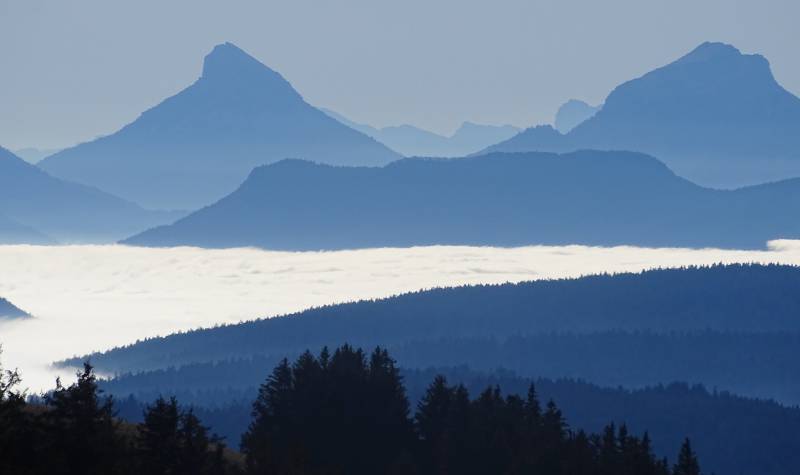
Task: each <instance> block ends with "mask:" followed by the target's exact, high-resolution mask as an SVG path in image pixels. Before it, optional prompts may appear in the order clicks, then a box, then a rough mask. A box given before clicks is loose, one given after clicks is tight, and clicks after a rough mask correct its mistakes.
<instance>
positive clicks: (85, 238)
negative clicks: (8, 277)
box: [0, 147, 181, 244]
mask: <svg viewBox="0 0 800 475" xmlns="http://www.w3.org/2000/svg"><path fill="white" fill-rule="evenodd" d="M180 216H181V215H180V214H178V213H167V212H163V211H148V210H145V209H142V208H140V207H139V206H137V205H135V204H133V203H131V202H128V201H125V200H122V199H120V198H117V197H116V196H112V195H109V194H108V193H105V192H102V191H100V190H98V189H95V188H91V187H88V186H85V185H78V184H75V183H69V182H67V181H64V180H60V179H58V178H55V177H52V176H50V175H48V174H47V173H45V172H44V171H42V170H41V169H39V168H37V167H36V166H34V165H31V164H30V163H27V162H25V161H24V160H22V159H21V158H19V157H17V156H16V155H14V154H13V153H11V152H9V151H8V150H6V149H4V148H2V147H0V243H5V244H21V243H26V244H52V243H53V240H56V241H60V242H64V243H102V242H114V241H116V240H117V239H120V238H121V237H123V236H126V235H129V234H130V233H131V232H135V231H136V230H141V229H145V228H148V227H152V226H153V225H156V224H165V223H168V222H172V221H174V220H175V219H177V218H179V217H180ZM51 238H52V239H51Z"/></svg>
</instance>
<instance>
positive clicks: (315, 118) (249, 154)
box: [40, 43, 399, 209]
mask: <svg viewBox="0 0 800 475" xmlns="http://www.w3.org/2000/svg"><path fill="white" fill-rule="evenodd" d="M398 157H399V156H398V155H397V154H396V153H394V152H392V151H391V150H389V149H388V148H386V147H385V146H383V145H381V144H380V143H378V142H376V141H375V140H373V139H371V138H369V137H366V136H364V135H363V134H361V133H359V132H357V131H355V130H352V129H350V128H348V127H346V126H344V125H342V124H341V123H339V122H337V121H336V120H334V119H331V118H330V117H328V116H327V115H326V114H324V113H323V112H321V111H320V110H318V109H315V108H314V107H312V106H310V105H309V104H307V103H306V102H305V101H304V100H303V98H302V97H301V96H300V94H298V93H297V91H295V90H294V89H293V88H292V86H291V85H290V84H289V83H288V82H287V81H286V80H285V79H284V78H283V77H282V76H281V75H280V74H278V73H276V72H275V71H272V70H271V69H269V68H267V67H266V66H264V65H263V64H261V63H259V62H258V61H257V60H256V59H254V58H253V57H251V56H249V55H247V54H246V53H245V52H243V51H242V50H240V49H239V48H237V47H236V46H234V45H232V44H230V43H226V44H222V45H219V46H217V47H215V48H214V50H213V51H212V52H211V53H210V54H209V55H208V56H206V58H205V61H204V64H203V73H202V76H201V77H200V79H198V80H197V81H196V82H195V83H194V84H192V85H191V86H189V87H188V88H186V89H184V90H183V91H181V92H180V93H178V94H177V95H175V96H173V97H170V98H168V99H166V100H165V101H163V102H162V103H161V104H159V105H157V106H155V107H153V108H152V109H150V110H148V111H146V112H144V113H143V114H142V115H141V116H140V117H139V118H138V119H136V120H135V121H134V122H133V123H131V124H129V125H127V126H125V127H123V128H122V129H121V130H120V131H118V132H116V133H114V134H112V135H109V136H107V137H102V138H99V139H97V140H94V141H92V142H89V143H85V144H81V145H78V146H76V147H73V148H70V149H67V150H64V151H61V152H59V153H56V154H55V155H52V156H51V157H48V158H46V159H44V160H43V161H42V162H41V163H40V166H41V167H42V168H43V169H45V170H46V171H48V172H49V173H51V174H53V175H55V176H58V177H62V178H65V179H69V180H72V181H76V182H79V183H84V184H89V185H93V186H97V187H98V188H101V189H103V190H106V191H109V192H111V193H114V194H116V195H118V196H121V197H123V198H126V199H129V200H131V201H134V202H136V203H139V204H141V205H143V206H146V207H149V208H155V209H196V208H198V207H200V206H203V205H206V204H208V203H211V202H213V201H214V200H216V199H219V198H220V197H222V196H224V195H225V194H226V193H229V192H230V191H232V190H234V189H235V188H236V186H237V185H238V184H239V183H241V181H242V180H243V179H244V178H245V177H246V176H247V174H248V173H249V172H250V170H252V169H253V168H254V167H256V166H259V165H262V164H265V163H269V162H272V161H275V160H279V159H283V158H303V159H308V160H314V161H320V162H326V163H332V164H337V165H383V164H385V163H388V162H389V161H391V160H394V159H396V158H398Z"/></svg>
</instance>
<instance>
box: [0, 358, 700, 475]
mask: <svg viewBox="0 0 800 475" xmlns="http://www.w3.org/2000/svg"><path fill="white" fill-rule="evenodd" d="M19 383H20V379H19V375H18V373H17V372H15V371H7V372H4V373H2V377H1V378H0V473H15V474H17V473H19V474H44V473H47V474H65V475H68V474H69V475H71V474H98V475H99V474H116V473H118V474H128V473H148V474H187V475H188V474H207V475H222V474H227V473H246V474H275V475H280V474H286V475H295V474H298V475H299V474H305V473H314V474H327V473H330V474H336V473H342V474H343V473H348V474H364V475H366V474H374V473H387V474H391V473H396V474H409V473H418V474H445V473H463V474H475V475H483V474H487V473H509V474H520V475H521V474H528V473H530V474H533V473H541V472H542V471H544V472H546V473H550V474H554V475H557V474H561V473H563V474H565V475H566V474H569V475H582V474H586V475H596V474H609V475H611V474H619V473H630V474H635V475H648V474H652V475H699V474H700V466H699V462H698V457H697V455H696V453H695V452H694V450H693V448H692V446H691V443H690V441H689V439H688V438H687V439H685V440H684V441H683V443H682V445H681V446H680V450H679V452H678V456H677V457H676V458H675V462H674V464H673V465H670V464H669V463H668V461H667V459H665V458H664V459H662V458H658V457H656V456H655V455H654V453H653V450H652V446H651V441H650V438H649V435H648V434H647V433H646V432H645V433H644V434H643V435H641V436H637V435H634V434H632V433H630V432H629V430H628V428H627V426H626V425H621V426H619V427H617V426H615V425H614V424H613V423H610V424H608V425H606V426H605V427H604V429H603V431H602V432H601V433H598V434H592V433H587V432H585V431H583V430H572V429H570V427H569V425H568V424H567V421H566V419H565V418H564V416H563V414H562V412H561V410H560V409H559V408H558V406H557V405H556V403H555V402H553V401H552V400H550V401H548V402H547V403H546V404H543V403H542V402H541V401H540V399H539V397H538V396H537V393H536V389H535V386H534V385H531V386H529V388H528V390H527V393H526V396H525V397H520V396H518V395H514V394H510V395H507V396H505V395H503V393H502V392H501V389H500V387H499V385H495V386H489V387H487V388H486V389H484V390H483V391H482V392H480V394H479V395H478V396H477V397H474V398H471V397H470V393H469V391H468V390H467V388H466V387H465V386H464V385H461V384H458V385H449V384H448V383H447V381H446V379H445V377H443V376H436V377H435V378H434V380H433V382H432V383H430V385H429V386H428V388H427V389H426V391H425V394H424V396H423V397H422V398H421V399H420V401H419V403H418V404H417V408H416V411H414V412H413V414H412V410H411V405H410V403H409V400H408V397H407V395H406V389H405V386H404V384H403V378H402V377H401V375H400V372H399V370H398V368H397V367H396V365H395V362H394V360H393V359H392V358H391V357H390V356H389V354H388V352H386V350H382V349H380V348H376V349H375V350H374V351H373V352H372V353H371V354H369V355H367V354H366V353H365V352H364V351H362V350H361V349H355V348H353V347H351V346H349V345H344V346H342V347H340V348H337V349H336V350H335V351H333V352H332V353H331V352H328V350H327V348H324V349H323V350H322V351H321V352H320V353H319V356H314V355H312V354H311V353H310V352H305V353H303V355H301V356H300V357H299V358H297V360H296V361H294V362H293V363H289V361H288V360H285V359H284V360H283V361H281V362H280V363H279V364H278V365H277V366H276V367H275V368H274V369H273V371H272V373H271V374H270V375H269V376H268V377H267V379H266V381H265V382H264V383H263V384H262V385H261V386H260V388H259V390H258V394H257V396H256V398H255V401H254V402H253V403H252V412H251V417H252V418H251V421H250V424H249V427H248V429H247V430H246V432H245V433H244V434H243V436H242V438H241V444H240V448H241V453H242V455H243V458H239V457H236V456H233V455H231V454H230V453H226V452H225V447H224V445H223V443H222V441H221V440H220V439H218V438H217V437H216V436H214V435H210V434H209V431H208V428H207V427H205V426H204V425H203V424H202V422H201V420H200V419H199V418H198V417H197V416H196V415H195V413H194V411H193V410H192V409H191V408H190V409H183V408H181V407H180V406H179V405H178V402H177V400H176V399H175V398H174V397H173V398H169V399H165V398H163V397H159V398H158V399H156V400H155V402H153V403H152V404H150V405H148V406H146V408H145V409H144V415H143V421H142V422H141V423H139V424H138V425H136V426H133V427H132V426H130V425H126V424H123V423H121V422H120V421H119V420H118V419H117V417H116V415H117V414H116V413H115V410H114V400H113V398H112V397H110V396H103V395H102V391H101V390H100V389H99V388H98V386H97V380H96V377H95V375H94V373H93V368H92V367H91V366H90V365H89V364H88V363H87V364H85V365H84V369H83V371H82V372H80V373H79V374H78V379H77V382H75V383H74V384H72V385H70V386H69V387H64V386H63V385H61V383H60V381H57V382H56V389H54V390H53V391H50V392H48V393H46V394H44V395H43V396H42V398H41V399H40V400H39V401H40V403H39V404H31V403H29V402H26V398H25V395H24V393H20V392H19V391H18V390H17V389H16V388H17V386H18V385H19Z"/></svg>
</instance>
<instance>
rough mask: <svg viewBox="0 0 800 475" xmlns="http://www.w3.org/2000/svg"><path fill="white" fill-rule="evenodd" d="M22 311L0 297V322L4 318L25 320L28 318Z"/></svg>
mask: <svg viewBox="0 0 800 475" xmlns="http://www.w3.org/2000/svg"><path fill="white" fill-rule="evenodd" d="M29 316H30V315H28V314H27V313H26V312H25V311H24V310H22V309H20V308H18V307H16V306H15V305H14V304H12V303H11V302H9V301H8V300H6V299H4V298H2V297H0V320H2V319H4V318H25V317H29Z"/></svg>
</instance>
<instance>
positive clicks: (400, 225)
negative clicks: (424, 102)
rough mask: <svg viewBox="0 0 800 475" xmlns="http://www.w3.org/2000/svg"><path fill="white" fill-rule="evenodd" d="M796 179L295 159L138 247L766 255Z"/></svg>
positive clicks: (535, 160)
mask: <svg viewBox="0 0 800 475" xmlns="http://www.w3.org/2000/svg"><path fill="white" fill-rule="evenodd" d="M798 209H800V179H795V180H787V181H784V182H779V183H774V184H768V185H761V186H757V187H750V188H743V189H739V190H735V191H718V190H711V189H707V188H702V187H699V186H697V185H694V184H692V183H690V182H689V181H687V180H685V179H683V178H680V177H678V176H676V175H675V174H673V173H672V172H671V171H670V170H669V169H668V168H667V167H666V166H664V165H663V164H662V163H660V162H659V161H658V160H656V159H654V158H652V157H648V156H646V155H642V154H638V153H632V152H596V151H583V152H574V153H570V154H565V155H557V154H552V153H525V154H503V153H495V154H489V155H485V156H477V157H470V158H462V159H405V160H400V161H397V162H394V163H392V164H390V165H387V166H385V167H383V168H366V167H362V168H344V167H332V166H328V165H319V164H313V163H309V162H305V161H299V160H287V161H282V162H279V163H276V164H273V165H269V166H264V167H260V168H258V169H256V170H255V171H253V173H252V174H251V175H250V177H249V178H248V179H247V180H246V181H245V183H244V184H243V185H242V186H241V187H240V188H239V189H238V190H236V191H235V192H234V193H232V194H230V195H229V196H227V197H225V198H224V199H222V200H220V201H219V202H217V203H215V204H213V205H211V206H208V207H206V208H203V209H201V210H199V211H197V212H195V213H192V214H191V215H189V216H187V217H185V218H183V219H181V220H179V221H177V222H175V223H174V224H172V225H169V226H162V227H159V228H155V229H151V230H149V231H146V232H144V233H141V234H139V235H136V236H133V237H131V238H130V239H127V240H125V241H124V242H125V243H127V244H133V245H141V246H159V247H165V246H178V245H192V246H200V247H211V248H221V247H238V246H258V247H263V248H269V249H289V250H316V249H343V248H363V247H384V246H399V247H404V246H413V245H432V244H463V245H494V246H518V245H528V244H589V245H618V244H632V245H642V246H689V247H707V246H716V247H723V248H763V247H764V246H765V245H766V242H767V241H768V240H771V239H778V238H796V237H800V220H798V219H797V210H798Z"/></svg>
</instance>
